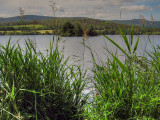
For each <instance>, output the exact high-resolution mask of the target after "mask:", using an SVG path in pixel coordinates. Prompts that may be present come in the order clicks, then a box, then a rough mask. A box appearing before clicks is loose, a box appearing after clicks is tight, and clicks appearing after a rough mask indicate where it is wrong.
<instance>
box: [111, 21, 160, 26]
mask: <svg viewBox="0 0 160 120" xmlns="http://www.w3.org/2000/svg"><path fill="white" fill-rule="evenodd" d="M112 22H115V23H119V24H127V25H136V26H142V24H141V20H140V19H133V20H112ZM145 22H146V24H145V27H156V28H160V21H153V26H152V25H151V23H152V22H151V21H149V20H146V21H145Z"/></svg>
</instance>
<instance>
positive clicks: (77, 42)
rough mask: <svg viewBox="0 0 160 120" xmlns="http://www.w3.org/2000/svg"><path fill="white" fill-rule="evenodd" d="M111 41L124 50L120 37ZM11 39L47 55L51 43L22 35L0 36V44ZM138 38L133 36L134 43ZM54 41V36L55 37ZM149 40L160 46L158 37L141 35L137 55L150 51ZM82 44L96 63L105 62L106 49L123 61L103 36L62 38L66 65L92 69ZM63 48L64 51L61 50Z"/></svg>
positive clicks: (46, 37)
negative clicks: (30, 45) (31, 46)
mask: <svg viewBox="0 0 160 120" xmlns="http://www.w3.org/2000/svg"><path fill="white" fill-rule="evenodd" d="M108 37H110V38H111V39H113V40H114V41H115V42H116V43H118V44H119V45H120V46H122V47H123V48H125V43H124V41H123V39H122V37H121V35H108ZM10 38H11V42H12V43H16V42H17V41H18V40H19V41H18V43H19V44H20V46H22V47H24V43H25V40H27V39H28V38H29V39H30V40H31V41H33V42H34V43H36V44H35V46H36V47H37V50H40V51H41V52H42V53H44V54H46V55H47V49H48V50H49V48H50V41H52V39H53V36H52V35H24V36H0V44H2V45H5V44H6V43H7V41H8V40H9V39H10ZM137 38H138V36H136V35H135V36H134V41H136V39H137ZM55 39H56V36H55ZM149 40H150V41H151V42H152V44H154V45H160V35H150V36H148V35H141V36H140V41H139V46H138V50H137V54H138V55H143V56H145V55H146V53H145V51H149V52H151V51H152V46H151V44H150V43H149ZM82 43H85V45H86V46H88V47H90V48H91V49H92V51H93V53H94V55H95V57H96V59H97V61H98V62H100V63H101V62H105V61H106V59H107V57H108V56H110V54H109V53H108V52H107V50H105V49H104V48H107V49H108V50H109V51H111V52H113V53H116V52H117V54H118V55H119V56H120V59H122V60H123V59H124V56H122V53H121V52H120V51H119V50H118V49H117V48H116V47H115V46H114V45H112V44H111V43H110V42H109V41H108V40H107V39H106V38H105V37H104V36H96V37H88V38H83V37H62V38H61V40H60V43H59V48H60V51H62V54H63V55H64V58H65V59H66V58H68V57H70V60H69V63H68V64H77V65H80V64H81V65H82V68H84V69H87V68H91V67H92V65H93V64H92V63H93V62H92V57H91V54H90V50H89V49H88V48H87V47H85V46H84V45H83V44H82ZM63 48H64V49H63Z"/></svg>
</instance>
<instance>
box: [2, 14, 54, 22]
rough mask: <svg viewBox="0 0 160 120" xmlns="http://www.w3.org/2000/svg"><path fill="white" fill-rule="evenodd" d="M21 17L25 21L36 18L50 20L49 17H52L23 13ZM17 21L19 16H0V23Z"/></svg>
mask: <svg viewBox="0 0 160 120" xmlns="http://www.w3.org/2000/svg"><path fill="white" fill-rule="evenodd" d="M23 18H24V20H25V21H32V20H34V19H36V20H50V19H53V18H54V17H50V16H38V15H24V16H23ZM17 21H20V17H19V16H15V17H9V18H0V23H7V22H17Z"/></svg>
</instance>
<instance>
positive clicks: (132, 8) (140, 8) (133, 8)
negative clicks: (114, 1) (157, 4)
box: [120, 5, 152, 11]
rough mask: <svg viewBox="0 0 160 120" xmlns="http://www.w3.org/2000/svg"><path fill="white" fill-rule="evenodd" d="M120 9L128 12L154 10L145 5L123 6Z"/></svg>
mask: <svg viewBox="0 0 160 120" xmlns="http://www.w3.org/2000/svg"><path fill="white" fill-rule="evenodd" d="M120 9H121V10H126V11H152V8H151V7H150V6H145V5H140V6H138V5H134V6H121V7H120Z"/></svg>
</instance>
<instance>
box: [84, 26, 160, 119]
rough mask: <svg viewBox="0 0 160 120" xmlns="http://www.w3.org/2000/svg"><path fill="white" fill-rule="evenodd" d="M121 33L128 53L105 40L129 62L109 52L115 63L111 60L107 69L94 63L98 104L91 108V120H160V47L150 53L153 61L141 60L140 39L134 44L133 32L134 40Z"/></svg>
mask: <svg viewBox="0 0 160 120" xmlns="http://www.w3.org/2000/svg"><path fill="white" fill-rule="evenodd" d="M120 32H121V35H122V37H123V40H124V43H125V44H126V48H127V50H126V49H124V48H122V47H121V46H119V45H118V44H117V43H115V42H114V40H112V39H110V38H109V37H107V36H104V37H105V38H106V39H108V40H109V41H110V42H111V43H112V44H113V45H115V46H116V47H117V48H118V49H119V50H120V51H121V52H122V53H123V54H124V57H125V61H121V60H120V59H119V58H118V56H116V55H114V54H113V53H111V52H110V51H109V50H108V49H106V50H107V51H108V52H109V53H110V54H111V55H112V59H109V58H108V60H107V62H106V63H105V64H104V65H103V66H100V65H98V64H97V63H96V61H94V64H95V68H94V71H93V72H94V80H95V82H94V83H95V87H96V89H97V91H98V93H97V94H96V95H95V96H94V101H93V102H92V103H91V104H88V105H87V109H86V113H85V114H87V119H92V120H93V119H94V120H112V119H122V120H124V119H132V120H134V119H159V118H160V89H159V87H160V71H159V68H160V66H159V65H160V61H159V60H160V47H158V48H154V50H155V51H154V52H153V53H149V56H151V59H150V60H149V59H148V58H146V57H140V58H139V57H138V56H137V55H136V50H137V47H138V42H139V38H138V39H137V41H135V42H134V41H133V28H132V29H131V34H130V38H127V36H126V34H125V33H124V31H122V30H121V29H120ZM91 53H92V52H91ZM93 58H94V56H93Z"/></svg>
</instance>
